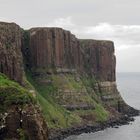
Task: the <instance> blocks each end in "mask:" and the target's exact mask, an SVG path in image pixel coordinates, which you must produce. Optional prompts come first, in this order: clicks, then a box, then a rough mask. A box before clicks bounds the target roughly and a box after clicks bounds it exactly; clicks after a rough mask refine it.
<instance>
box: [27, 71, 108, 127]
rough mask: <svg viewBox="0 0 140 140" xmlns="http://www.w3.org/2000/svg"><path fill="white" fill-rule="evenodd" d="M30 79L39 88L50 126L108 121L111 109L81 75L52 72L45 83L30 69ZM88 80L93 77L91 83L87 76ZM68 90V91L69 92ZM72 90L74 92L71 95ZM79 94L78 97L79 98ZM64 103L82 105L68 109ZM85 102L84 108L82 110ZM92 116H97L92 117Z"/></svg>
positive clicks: (42, 105)
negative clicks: (93, 92)
mask: <svg viewBox="0 0 140 140" xmlns="http://www.w3.org/2000/svg"><path fill="white" fill-rule="evenodd" d="M27 79H28V80H29V81H30V83H31V84H32V85H33V86H34V88H35V90H36V91H37V92H36V93H37V100H38V102H39V104H40V105H41V108H42V111H43V114H44V117H45V118H46V120H47V124H48V127H49V128H54V129H57V128H68V127H73V126H80V125H82V124H83V125H84V123H86V122H87V123H90V124H94V123H95V122H103V121H106V120H107V119H108V117H109V113H108V111H106V110H105V108H104V107H103V106H102V105H101V104H100V103H97V102H96V100H94V99H92V97H91V96H90V94H88V92H87V91H86V85H85V83H84V82H83V79H82V80H81V79H80V78H79V77H78V75H73V74H65V75H59V74H52V75H51V76H50V78H48V79H45V80H47V84H46V83H42V82H43V78H41V79H40V78H35V77H32V74H31V72H27ZM41 80H42V81H41ZM44 82H46V81H44ZM85 82H86V83H91V81H90V80H89V82H88V79H86V81H85ZM66 92H68V93H67V94H66ZM69 92H71V95H68V94H69ZM72 92H73V93H72ZM82 92H84V94H85V95H84V94H82ZM72 94H74V95H72ZM76 94H79V96H77V97H76ZM63 104H64V105H65V104H67V106H68V107H69V106H70V107H71V106H73V105H75V104H76V106H79V108H77V109H76V108H75V109H72V110H69V109H67V108H65V106H63ZM84 104H85V106H86V109H85V110H84V109H82V107H83V106H84ZM87 116H89V118H88V117H87ZM92 118H94V119H93V120H92ZM88 119H89V120H88Z"/></svg>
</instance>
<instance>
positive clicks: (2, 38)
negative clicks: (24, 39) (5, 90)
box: [0, 22, 23, 83]
mask: <svg viewBox="0 0 140 140" xmlns="http://www.w3.org/2000/svg"><path fill="white" fill-rule="evenodd" d="M0 72H2V73H5V74H6V75H8V76H9V77H10V78H11V79H13V80H15V81H17V82H20V83H22V81H23V62H22V53H21V28H20V27H19V26H18V25H16V24H15V23H4V22H0Z"/></svg>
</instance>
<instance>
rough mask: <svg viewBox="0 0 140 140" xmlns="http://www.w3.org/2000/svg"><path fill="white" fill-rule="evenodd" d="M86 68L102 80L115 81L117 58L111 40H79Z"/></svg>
mask: <svg viewBox="0 0 140 140" xmlns="http://www.w3.org/2000/svg"><path fill="white" fill-rule="evenodd" d="M79 42H80V47H81V54H82V62H83V63H84V64H83V66H84V69H85V71H86V72H87V73H89V74H90V75H94V76H95V78H96V79H98V80H100V81H115V80H116V78H115V74H116V73H115V69H116V60H115V55H114V44H113V42H111V41H99V40H79Z"/></svg>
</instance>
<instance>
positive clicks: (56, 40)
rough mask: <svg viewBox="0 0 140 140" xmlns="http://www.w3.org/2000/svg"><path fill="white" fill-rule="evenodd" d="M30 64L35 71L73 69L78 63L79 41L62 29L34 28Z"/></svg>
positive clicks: (31, 33) (31, 35) (31, 39)
mask: <svg viewBox="0 0 140 140" xmlns="http://www.w3.org/2000/svg"><path fill="white" fill-rule="evenodd" d="M29 32H30V43H29V49H30V64H31V67H32V68H33V69H34V68H35V69H38V68H41V69H48V70H49V69H52V68H54V67H57V68H62V69H73V68H75V67H76V65H77V63H78V62H77V61H78V55H77V54H78V48H77V45H78V40H77V39H76V38H75V36H74V35H72V34H71V33H70V32H69V31H65V30H63V29H61V28H32V29H31V30H30V31H29Z"/></svg>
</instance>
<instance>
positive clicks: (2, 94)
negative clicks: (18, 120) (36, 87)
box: [0, 73, 34, 111]
mask: <svg viewBox="0 0 140 140" xmlns="http://www.w3.org/2000/svg"><path fill="white" fill-rule="evenodd" d="M33 100H34V99H33V97H32V95H31V93H29V91H28V90H26V89H25V88H23V87H21V86H20V85H19V84H18V83H16V82H14V81H11V80H10V79H9V78H8V77H7V76H5V75H4V74H1V73H0V102H1V104H0V111H5V110H7V108H8V107H9V106H11V105H24V104H27V103H31V102H33Z"/></svg>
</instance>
